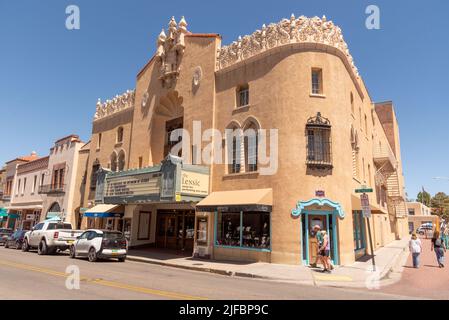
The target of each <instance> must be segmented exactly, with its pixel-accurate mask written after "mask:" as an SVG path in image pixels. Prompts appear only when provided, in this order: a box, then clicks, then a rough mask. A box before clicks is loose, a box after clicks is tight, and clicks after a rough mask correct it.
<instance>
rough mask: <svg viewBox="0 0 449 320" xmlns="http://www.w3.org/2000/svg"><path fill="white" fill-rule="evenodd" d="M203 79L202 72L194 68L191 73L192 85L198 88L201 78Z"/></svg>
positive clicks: (198, 68) (199, 68)
mask: <svg viewBox="0 0 449 320" xmlns="http://www.w3.org/2000/svg"><path fill="white" fill-rule="evenodd" d="M202 77H203V70H202V69H201V67H200V66H198V67H196V68H195V70H194V71H193V85H194V86H195V87H198V86H199V85H200V82H201V78H202Z"/></svg>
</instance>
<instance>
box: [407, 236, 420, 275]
mask: <svg viewBox="0 0 449 320" xmlns="http://www.w3.org/2000/svg"><path fill="white" fill-rule="evenodd" d="M409 248H410V252H411V253H412V258H413V268H419V256H420V254H421V251H422V243H421V240H420V239H419V238H418V237H417V236H416V233H413V234H412V239H411V240H410V242H409Z"/></svg>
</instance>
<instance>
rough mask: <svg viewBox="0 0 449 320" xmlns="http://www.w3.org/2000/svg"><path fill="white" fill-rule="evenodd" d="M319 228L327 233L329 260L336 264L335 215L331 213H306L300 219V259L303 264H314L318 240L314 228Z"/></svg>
mask: <svg viewBox="0 0 449 320" xmlns="http://www.w3.org/2000/svg"><path fill="white" fill-rule="evenodd" d="M316 225H318V226H320V228H321V230H324V231H326V232H327V234H328V237H329V242H330V259H331V261H332V262H333V263H334V264H338V246H337V244H336V240H337V228H336V221H335V214H333V213H332V212H331V211H306V212H304V213H303V214H302V217H301V227H302V241H303V243H302V257H303V262H304V264H307V265H309V264H315V263H316V261H317V255H318V240H317V235H316V234H315V231H314V230H313V227H314V226H316Z"/></svg>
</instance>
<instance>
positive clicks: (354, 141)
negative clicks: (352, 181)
mask: <svg viewBox="0 0 449 320" xmlns="http://www.w3.org/2000/svg"><path fill="white" fill-rule="evenodd" d="M351 148H352V176H353V177H354V178H359V175H360V174H359V172H360V169H359V167H360V166H359V163H360V160H359V138H358V134H357V131H355V130H354V128H353V127H352V128H351Z"/></svg>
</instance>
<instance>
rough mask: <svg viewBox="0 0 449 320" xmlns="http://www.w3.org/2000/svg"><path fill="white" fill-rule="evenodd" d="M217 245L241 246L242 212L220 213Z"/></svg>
mask: <svg viewBox="0 0 449 320" xmlns="http://www.w3.org/2000/svg"><path fill="white" fill-rule="evenodd" d="M217 245H220V246H233V247H239V246H240V212H232V213H228V212H227V213H219V214H218V224H217Z"/></svg>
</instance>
